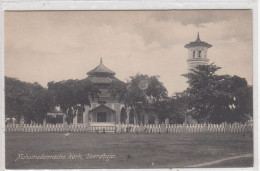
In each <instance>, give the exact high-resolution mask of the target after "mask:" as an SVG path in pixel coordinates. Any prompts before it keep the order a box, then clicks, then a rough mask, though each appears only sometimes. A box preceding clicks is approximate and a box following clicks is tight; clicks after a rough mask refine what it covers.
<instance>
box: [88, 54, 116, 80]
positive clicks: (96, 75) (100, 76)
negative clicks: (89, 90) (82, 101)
mask: <svg viewBox="0 0 260 171" xmlns="http://www.w3.org/2000/svg"><path fill="white" fill-rule="evenodd" d="M115 74H116V73H115V72H113V71H111V70H110V69H108V68H107V67H106V66H105V65H104V64H103V62H102V58H101V60H100V64H99V65H98V66H97V67H96V68H94V69H93V70H91V71H89V72H88V73H87V75H89V76H88V77H87V79H88V80H90V81H91V82H92V83H95V84H110V83H111V82H112V81H120V80H118V79H117V78H116V77H115Z"/></svg>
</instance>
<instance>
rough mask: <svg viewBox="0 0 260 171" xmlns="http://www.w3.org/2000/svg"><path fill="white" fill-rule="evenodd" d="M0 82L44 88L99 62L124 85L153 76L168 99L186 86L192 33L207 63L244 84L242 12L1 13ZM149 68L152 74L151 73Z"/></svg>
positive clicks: (247, 22) (248, 56)
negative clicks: (1, 69) (206, 46)
mask: <svg viewBox="0 0 260 171" xmlns="http://www.w3.org/2000/svg"><path fill="white" fill-rule="evenodd" d="M4 30H5V75H6V76H10V77H16V78H19V79H21V80H24V81H28V82H39V83H40V84H41V85H43V86H45V87H46V86H47V83H48V82H49V81H61V80H63V79H69V78H75V79H76V78H77V79H82V78H85V77H86V72H87V71H88V70H89V69H91V68H93V67H94V66H96V64H97V62H98V61H99V60H100V58H101V57H102V58H103V61H104V62H105V64H106V66H108V67H109V68H110V69H111V70H113V71H115V72H116V73H117V77H118V78H119V79H121V80H123V81H125V80H126V79H127V78H128V77H129V76H131V75H135V74H136V73H137V72H140V73H146V74H149V75H160V77H161V79H160V80H161V81H162V82H163V83H164V84H165V86H166V88H167V89H168V91H169V93H170V94H172V93H174V92H179V91H182V90H184V89H185V88H186V87H187V84H186V79H185V78H184V77H182V76H181V75H182V74H184V73H186V72H187V62H186V60H187V58H188V53H187V49H185V48H184V45H185V44H187V43H189V42H190V41H195V40H196V36H197V33H198V32H200V38H201V40H202V41H206V42H209V43H211V44H212V45H213V47H212V48H211V49H210V51H209V52H208V58H209V59H210V61H209V63H212V62H214V63H215V64H216V65H218V66H221V67H222V70H221V73H226V74H230V75H238V76H241V77H244V78H246V79H247V81H248V83H249V84H252V78H253V77H252V59H253V58H252V12H251V11H250V10H189V11H184V10H172V11H48V12H47V11H33V12H32V11H26V12H11V11H10V12H6V13H5V27H4ZM155 68H156V69H155Z"/></svg>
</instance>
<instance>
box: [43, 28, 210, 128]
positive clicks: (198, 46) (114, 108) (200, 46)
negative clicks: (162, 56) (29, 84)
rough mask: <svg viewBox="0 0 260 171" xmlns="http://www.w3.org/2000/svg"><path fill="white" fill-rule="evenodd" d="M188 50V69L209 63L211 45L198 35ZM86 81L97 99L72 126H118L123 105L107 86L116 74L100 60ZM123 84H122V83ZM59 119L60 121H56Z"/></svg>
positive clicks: (62, 115)
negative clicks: (208, 53)
mask: <svg viewBox="0 0 260 171" xmlns="http://www.w3.org/2000/svg"><path fill="white" fill-rule="evenodd" d="M184 47H185V48H187V49H188V59H187V63H188V69H189V70H191V69H195V68H196V66H198V65H206V64H208V62H209V59H208V56H207V51H208V49H209V48H211V47H212V45H210V44H208V43H206V42H203V41H201V40H200V36H199V33H198V35H197V39H196V40H195V41H194V42H190V43H189V44H186V45H185V46H184ZM87 75H88V77H87V78H86V79H87V80H89V81H91V82H92V83H93V84H95V85H96V87H97V88H98V89H99V90H100V92H101V94H99V97H98V98H95V99H90V104H91V105H90V106H85V111H84V113H82V114H78V115H76V116H75V117H74V118H73V124H78V123H83V124H90V125H109V124H119V123H120V121H121V120H120V115H121V110H122V108H123V107H124V103H123V102H121V101H119V99H118V98H113V97H112V96H111V94H110V93H109V90H108V88H109V86H110V85H111V83H112V82H113V81H119V82H122V81H120V80H119V79H117V78H116V77H115V75H116V73H115V72H113V71H111V70H110V69H108V68H107V67H106V66H105V65H104V64H103V61H102V59H101V60H100V63H99V65H98V66H97V67H95V68H94V69H92V70H90V71H89V72H87ZM122 83H123V82H122ZM126 111H127V118H126V123H135V119H134V118H132V116H131V117H130V118H129V116H130V114H129V110H126ZM47 116H49V119H48V118H47V120H50V119H51V118H53V116H55V118H56V119H54V121H55V123H56V122H57V121H59V123H62V122H63V123H64V122H65V118H64V117H65V115H64V114H63V113H61V112H55V113H48V114H47ZM62 117H63V119H62ZM57 118H60V119H57ZM185 122H186V123H194V122H196V121H194V120H193V119H192V118H191V117H190V116H187V117H186V118H185Z"/></svg>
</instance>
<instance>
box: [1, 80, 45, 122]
mask: <svg viewBox="0 0 260 171" xmlns="http://www.w3.org/2000/svg"><path fill="white" fill-rule="evenodd" d="M49 108H50V103H49V99H48V92H47V89H46V88H43V87H42V86H41V85H39V84H38V83H26V82H22V81H20V80H18V79H16V78H10V77H5V114H6V117H15V118H17V119H18V120H20V119H21V116H24V119H25V122H27V123H28V122H30V121H31V120H33V121H35V122H36V123H41V122H42V120H43V118H44V117H45V116H46V113H47V111H48V110H49Z"/></svg>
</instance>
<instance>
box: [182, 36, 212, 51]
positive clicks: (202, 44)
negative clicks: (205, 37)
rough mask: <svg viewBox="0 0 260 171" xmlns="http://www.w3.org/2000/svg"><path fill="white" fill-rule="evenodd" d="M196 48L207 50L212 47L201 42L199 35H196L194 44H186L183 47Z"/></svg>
mask: <svg viewBox="0 0 260 171" xmlns="http://www.w3.org/2000/svg"><path fill="white" fill-rule="evenodd" d="M197 46H202V47H207V48H211V47H212V45H211V44H208V43H207V42H202V41H201V40H200V34H199V33H198V36H197V39H196V41H195V42H190V43H189V44H186V45H185V46H184V47H185V48H191V47H197Z"/></svg>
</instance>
